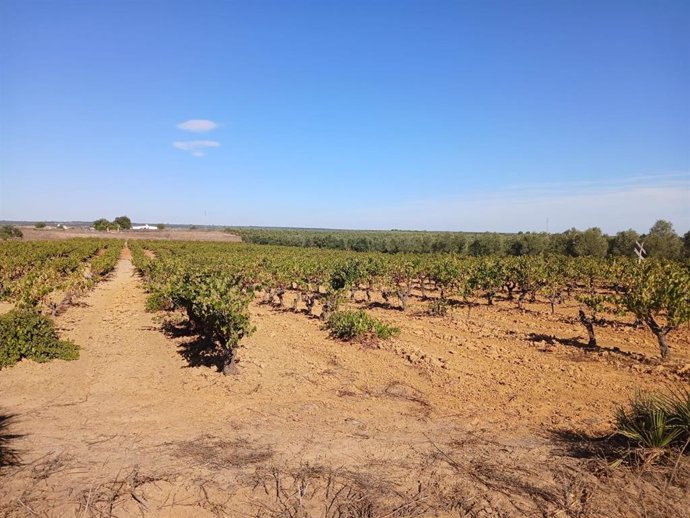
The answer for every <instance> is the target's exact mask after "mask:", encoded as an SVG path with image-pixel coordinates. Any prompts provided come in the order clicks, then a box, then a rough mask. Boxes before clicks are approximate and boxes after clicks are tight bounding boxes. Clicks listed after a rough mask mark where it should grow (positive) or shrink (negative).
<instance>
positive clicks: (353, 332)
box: [327, 309, 400, 340]
mask: <svg viewBox="0 0 690 518" xmlns="http://www.w3.org/2000/svg"><path fill="white" fill-rule="evenodd" d="M327 325H328V328H329V329H330V330H331V333H332V334H333V336H335V337H336V338H340V339H341V340H353V339H357V340H367V339H376V338H380V339H382V340H385V339H387V338H391V337H393V336H397V335H398V334H399V333H400V329H399V328H397V327H395V326H391V325H390V324H386V323H385V322H381V321H380V320H378V319H376V318H374V317H372V316H370V315H368V314H367V313H366V312H364V311H363V310H361V309H360V310H357V311H336V312H335V313H333V314H332V315H331V316H330V318H329V319H328V323H327Z"/></svg>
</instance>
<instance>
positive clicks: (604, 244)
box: [226, 220, 690, 260]
mask: <svg viewBox="0 0 690 518" xmlns="http://www.w3.org/2000/svg"><path fill="white" fill-rule="evenodd" d="M226 231H228V232H233V233H237V234H239V235H240V236H241V237H242V240H243V241H245V242H248V243H255V244H267V245H285V246H298V247H313V248H325V249H331V250H352V251H357V252H386V253H397V252H413V253H434V252H453V253H456V254H459V255H467V256H523V255H544V254H559V255H566V256H570V257H607V256H613V257H635V242H636V241H637V242H640V243H642V242H644V247H645V250H646V251H647V253H648V255H649V256H650V257H658V258H664V259H673V260H680V259H683V258H690V231H688V232H686V233H685V235H684V236H683V237H681V236H679V235H678V234H677V233H676V231H675V230H674V228H673V225H672V224H671V223H670V222H669V221H665V220H659V221H657V222H656V223H654V225H653V226H652V227H651V228H650V229H649V231H648V232H647V233H646V234H639V233H638V232H637V231H635V230H632V229H630V230H624V231H621V232H618V233H617V234H615V235H612V236H610V235H606V234H604V233H603V232H602V231H601V229H600V228H597V227H593V228H589V229H587V230H578V229H576V228H571V229H569V230H566V231H565V232H561V233H554V234H550V233H547V232H518V233H517V234H504V233H498V232H484V233H467V232H425V231H402V230H391V231H356V230H310V229H268V228H228V229H226Z"/></svg>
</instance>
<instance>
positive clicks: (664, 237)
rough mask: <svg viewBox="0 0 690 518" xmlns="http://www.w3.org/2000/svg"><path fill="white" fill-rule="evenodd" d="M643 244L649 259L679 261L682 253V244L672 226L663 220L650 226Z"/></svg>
mask: <svg viewBox="0 0 690 518" xmlns="http://www.w3.org/2000/svg"><path fill="white" fill-rule="evenodd" d="M644 242H645V249H646V250H647V252H648V253H649V257H661V258H663V259H680V258H681V256H682V253H683V242H682V240H681V238H680V237H679V236H678V234H676V231H675V230H673V224H672V223H671V222H670V221H665V220H663V219H660V220H659V221H657V222H656V223H654V225H652V228H650V229H649V234H647V235H646V236H645V238H644Z"/></svg>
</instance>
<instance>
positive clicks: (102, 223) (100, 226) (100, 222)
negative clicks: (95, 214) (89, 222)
mask: <svg viewBox="0 0 690 518" xmlns="http://www.w3.org/2000/svg"><path fill="white" fill-rule="evenodd" d="M93 228H95V229H96V230H109V229H110V228H112V223H111V222H110V221H108V220H107V219H105V218H101V219H97V220H96V221H94V222H93Z"/></svg>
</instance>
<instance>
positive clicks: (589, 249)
mask: <svg viewBox="0 0 690 518" xmlns="http://www.w3.org/2000/svg"><path fill="white" fill-rule="evenodd" d="M608 249H609V241H608V239H607V238H606V236H605V235H604V234H603V233H602V231H601V229H600V228H598V227H592V228H588V229H587V230H585V231H584V232H580V233H579V234H578V235H577V236H576V238H575V242H574V252H575V255H576V256H577V257H584V256H587V257H604V256H606V252H608Z"/></svg>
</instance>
